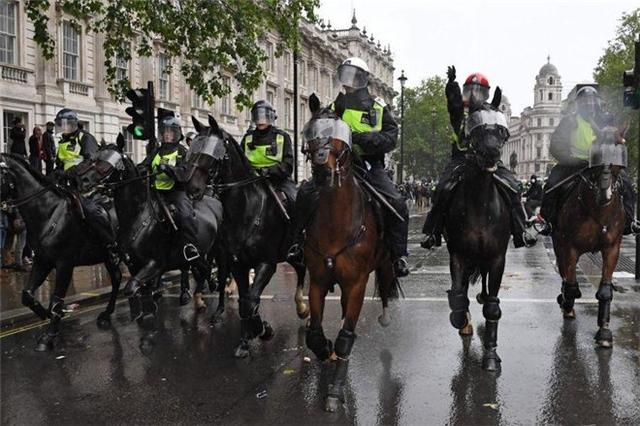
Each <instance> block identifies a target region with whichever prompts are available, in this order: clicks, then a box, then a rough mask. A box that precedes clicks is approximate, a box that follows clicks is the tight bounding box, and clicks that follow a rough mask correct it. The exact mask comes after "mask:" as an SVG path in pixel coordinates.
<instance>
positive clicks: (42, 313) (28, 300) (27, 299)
mask: <svg viewBox="0 0 640 426" xmlns="http://www.w3.org/2000/svg"><path fill="white" fill-rule="evenodd" d="M22 305H23V306H26V307H27V308H29V309H31V310H32V311H33V313H34V314H36V315H37V316H38V317H39V318H40V319H41V320H45V319H47V317H48V316H49V314H48V312H47V310H46V309H45V308H44V306H42V305H41V304H40V302H38V301H37V300H36V298H35V297H33V293H31V291H30V290H22Z"/></svg>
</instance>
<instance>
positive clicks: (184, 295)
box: [180, 290, 192, 306]
mask: <svg viewBox="0 0 640 426" xmlns="http://www.w3.org/2000/svg"><path fill="white" fill-rule="evenodd" d="M191 298H192V297H191V292H189V291H188V290H185V291H182V292H181V293H180V306H185V305H188V304H189V302H191Z"/></svg>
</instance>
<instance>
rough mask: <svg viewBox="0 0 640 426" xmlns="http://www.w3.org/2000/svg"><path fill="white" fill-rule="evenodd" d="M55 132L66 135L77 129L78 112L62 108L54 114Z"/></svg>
mask: <svg viewBox="0 0 640 426" xmlns="http://www.w3.org/2000/svg"><path fill="white" fill-rule="evenodd" d="M55 124H56V133H61V134H63V135H68V134H71V133H75V132H76V131H77V130H78V114H76V112H75V111H74V110H72V109H69V108H62V109H61V110H60V111H58V113H57V114H56V119H55Z"/></svg>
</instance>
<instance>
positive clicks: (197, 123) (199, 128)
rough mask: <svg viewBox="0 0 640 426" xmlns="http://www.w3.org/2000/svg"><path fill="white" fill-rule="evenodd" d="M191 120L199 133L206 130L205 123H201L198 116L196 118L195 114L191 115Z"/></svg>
mask: <svg viewBox="0 0 640 426" xmlns="http://www.w3.org/2000/svg"><path fill="white" fill-rule="evenodd" d="M191 121H192V122H193V127H195V129H196V133H198V134H199V133H201V132H202V131H203V130H204V128H205V125H204V124H202V123H201V122H200V121H199V120H198V119H197V118H195V117H194V116H193V115H192V116H191Z"/></svg>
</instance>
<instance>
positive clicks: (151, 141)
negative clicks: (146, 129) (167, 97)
mask: <svg viewBox="0 0 640 426" xmlns="http://www.w3.org/2000/svg"><path fill="white" fill-rule="evenodd" d="M147 91H148V92H149V98H150V100H151V101H150V102H149V104H150V108H151V111H145V114H146V117H147V118H150V119H151V120H152V121H153V125H152V126H151V134H150V138H149V141H148V142H147V147H146V151H147V155H149V154H150V153H151V152H152V151H153V150H154V149H155V148H156V146H157V144H158V142H157V139H156V126H155V120H154V117H155V106H156V99H155V93H154V91H153V81H147Z"/></svg>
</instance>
